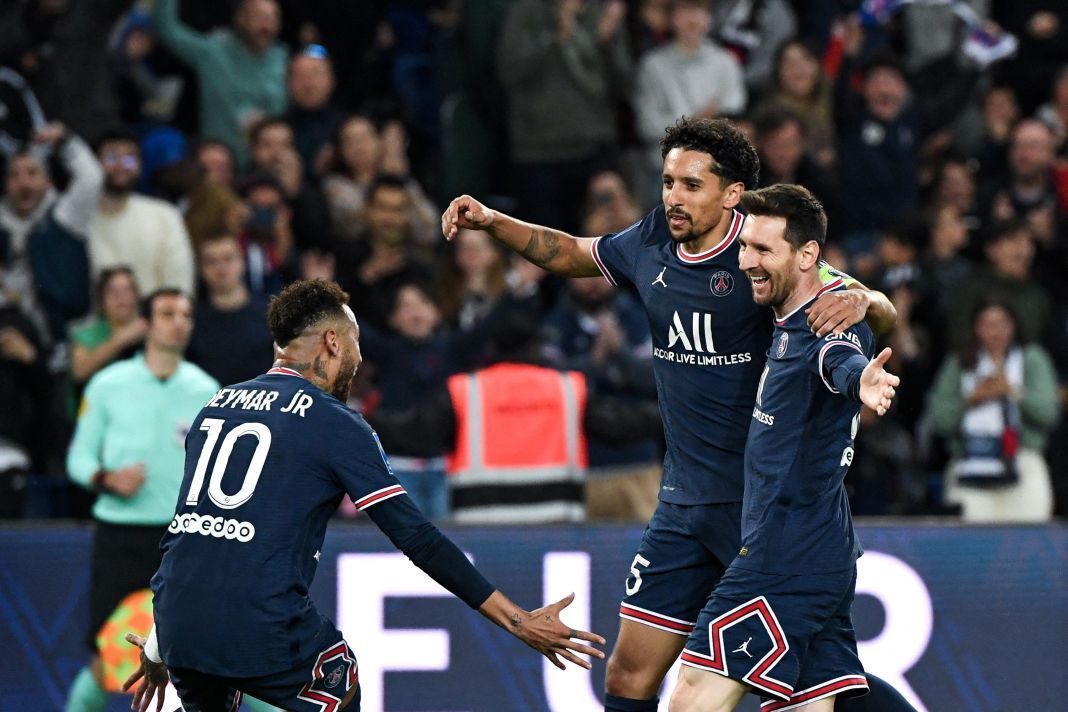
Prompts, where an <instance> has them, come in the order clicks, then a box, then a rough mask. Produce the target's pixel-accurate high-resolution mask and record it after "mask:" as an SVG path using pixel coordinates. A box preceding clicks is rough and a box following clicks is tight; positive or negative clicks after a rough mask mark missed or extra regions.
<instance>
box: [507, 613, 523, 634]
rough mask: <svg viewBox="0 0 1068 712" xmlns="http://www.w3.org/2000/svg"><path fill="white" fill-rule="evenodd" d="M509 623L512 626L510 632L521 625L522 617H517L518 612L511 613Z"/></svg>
mask: <svg viewBox="0 0 1068 712" xmlns="http://www.w3.org/2000/svg"><path fill="white" fill-rule="evenodd" d="M508 622H509V624H510V625H511V626H512V632H515V631H517V630H519V629H520V628H522V627H523V619H522V618H520V617H519V614H518V613H514V612H513V613H512V617H511V618H510V619H509V621H508Z"/></svg>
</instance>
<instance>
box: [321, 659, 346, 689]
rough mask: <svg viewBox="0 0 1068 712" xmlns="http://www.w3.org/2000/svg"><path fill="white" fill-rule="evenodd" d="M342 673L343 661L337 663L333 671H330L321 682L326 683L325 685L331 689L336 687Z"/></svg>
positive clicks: (343, 670) (343, 672) (343, 668)
mask: <svg viewBox="0 0 1068 712" xmlns="http://www.w3.org/2000/svg"><path fill="white" fill-rule="evenodd" d="M344 674H345V665H344V663H342V664H341V665H338V666H337V667H336V668H335V669H334V671H333V672H331V673H330V674H329V675H327V676H326V679H325V680H324V681H323V682H324V683H325V684H326V686H327V687H328V688H330V689H331V690H332V689H334V688H335V687H337V684H338V683H339V682H341V678H342V676H344Z"/></svg>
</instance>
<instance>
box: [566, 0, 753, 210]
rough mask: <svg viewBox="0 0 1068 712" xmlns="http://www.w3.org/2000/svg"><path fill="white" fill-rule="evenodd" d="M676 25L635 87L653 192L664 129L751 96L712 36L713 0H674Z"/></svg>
mask: <svg viewBox="0 0 1068 712" xmlns="http://www.w3.org/2000/svg"><path fill="white" fill-rule="evenodd" d="M671 27H672V30H673V33H674V41H672V43H671V44H669V45H665V46H663V47H657V48H656V49H653V50H650V51H649V53H648V54H646V55H645V56H644V57H642V59H641V63H640V64H639V65H638V79H637V87H636V90H635V93H634V107H635V111H636V113H637V122H638V135H639V136H640V137H641V139H642V141H643V142H645V144H646V146H647V147H648V154H649V158H648V172H649V175H650V189H649V191H650V194H651V195H656V194H657V193H658V192H659V190H658V189H657V186H659V185H660V171H661V169H662V167H663V164H664V161H663V158H662V157H661V156H660V138H661V137H662V136H663V135H664V129H666V128H667V127H668V126H673V125H674V124H675V122H676V121H677V120H678V119H680V118H681V117H683V116H690V117H704V118H708V119H714V118H716V117H717V116H719V115H720V114H740V113H741V112H743V111H745V107H746V101H747V99H748V97H747V95H746V89H745V77H744V76H743V75H742V68H741V66H740V65H739V64H738V60H737V59H735V57H734V55H732V54H731V53H730V52H728V51H727V50H725V49H723V48H722V47H720V46H719V45H718V44H716V43H715V42H713V41H712V40H711V39H710V38H709V36H708V32H709V30H710V29H711V27H712V8H711V0H673V2H672V6H671ZM550 224H552V223H550Z"/></svg>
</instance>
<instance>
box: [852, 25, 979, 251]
mask: <svg viewBox="0 0 1068 712" xmlns="http://www.w3.org/2000/svg"><path fill="white" fill-rule="evenodd" d="M863 39H864V35H863V32H862V31H861V30H860V28H859V27H858V26H857V25H856V24H855V23H852V24H850V25H849V30H848V35H847V41H846V46H845V51H846V55H845V57H844V59H843V65H842V68H841V71H840V73H839V76H838V83H837V85H836V87H835V124H836V125H837V127H838V131H839V135H838V170H839V184H840V186H841V203H840V211H839V214H840V216H841V220H840V223H841V224H840V226H839V230H840V232H841V234H842V235H843V243H842V244H843V247H844V248H845V250H846V251H847V252H849V253H850V254H862V253H864V252H867V251H869V250H870V249H871V246H872V241H873V239H874V237H875V235H876V234H877V232H878V230H880V229H881V228H885V227H888V226H889V225H892V224H893V223H894V222H895V221H896V220H898V219H899V217H900V216H902V215H908V214H910V213H911V212H912V211H913V210H914V209H915V208H916V205H917V199H918V193H919V191H918V185H917V174H918V170H919V165H920V149H921V146H922V144H923V142H924V140H925V139H926V138H927V137H928V136H930V135H931V134H932V133H933V132H934V131H937V130H939V129H940V128H942V127H943V126H944V125H945V124H946V123H948V122H949V121H950V120H952V119H953V118H954V116H955V115H956V114H957V112H959V111H960V108H961V106H963V105H964V104H965V102H966V100H967V97H968V95H969V93H970V92H971V88H972V86H973V85H974V82H975V80H976V78H977V77H978V74H977V73H976V72H975V71H974V70H968V71H965V70H959V71H957V72H956V74H955V75H950V76H945V75H944V76H942V77H941V86H940V87H939V89H938V91H937V92H936V93H932V94H930V95H917V96H916V97H915V98H914V100H913V101H910V95H909V84H908V81H907V79H906V77H905V74H904V69H903V68H902V66H901V62H900V60H898V58H897V57H896V56H894V55H892V54H878V55H875V56H873V57H871V58H869V59H867V60H866V61H865V62H864V65H863V69H862V72H861V76H862V84H861V91H860V92H856V91H854V90H853V88H852V86H851V82H852V80H853V74H854V69H855V58H856V54H857V53H858V52H859V50H860V45H861V43H862V42H863ZM861 176H863V179H861V178H860V177H861Z"/></svg>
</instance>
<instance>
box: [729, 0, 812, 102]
mask: <svg viewBox="0 0 1068 712" xmlns="http://www.w3.org/2000/svg"><path fill="white" fill-rule="evenodd" d="M714 8H715V11H716V34H717V35H718V36H719V39H720V41H721V42H722V43H723V44H724V45H726V46H727V48H728V49H729V50H731V51H732V52H734V53H736V54H737V56H738V57H739V58H741V60H742V66H743V67H744V68H745V81H746V84H748V85H749V89H750V91H752V92H753V93H760V92H763V91H765V90H766V89H767V87H768V85H769V84H771V81H772V75H773V74H774V64H775V54H776V53H777V52H778V51H779V47H780V46H781V45H782V44H783V42H786V41H787V40H788V39H790V38H791V37H793V36H794V35H795V34H797V17H796V16H795V15H794V10H793V8H792V7H790V4H789V3H788V2H786V1H785V0H722V1H720V2H717V3H715V5H714Z"/></svg>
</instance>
